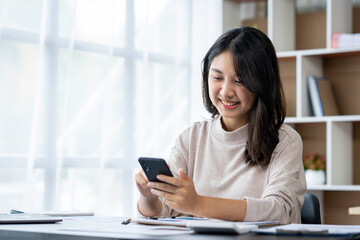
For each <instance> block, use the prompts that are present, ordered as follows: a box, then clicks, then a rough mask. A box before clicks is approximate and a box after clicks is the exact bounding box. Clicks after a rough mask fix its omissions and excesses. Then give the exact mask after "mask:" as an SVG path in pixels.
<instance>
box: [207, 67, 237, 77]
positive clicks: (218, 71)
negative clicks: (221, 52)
mask: <svg viewBox="0 0 360 240" xmlns="http://www.w3.org/2000/svg"><path fill="white" fill-rule="evenodd" d="M210 71H214V72H217V73H220V74H224V73H223V72H222V71H220V70H219V69H217V68H211V69H210ZM234 77H237V75H236V74H234Z"/></svg>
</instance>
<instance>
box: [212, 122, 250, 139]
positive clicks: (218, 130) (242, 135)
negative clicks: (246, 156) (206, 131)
mask: <svg viewBox="0 0 360 240" xmlns="http://www.w3.org/2000/svg"><path fill="white" fill-rule="evenodd" d="M248 125H249V124H248V123H247V124H245V125H244V126H242V127H240V128H238V129H236V130H234V131H232V132H227V131H225V130H224V128H223V127H222V123H221V116H217V117H216V118H214V120H213V122H212V126H211V133H212V134H213V136H214V137H215V138H216V139H217V140H219V141H220V142H223V143H226V144H230V145H239V144H246V142H247V139H248Z"/></svg>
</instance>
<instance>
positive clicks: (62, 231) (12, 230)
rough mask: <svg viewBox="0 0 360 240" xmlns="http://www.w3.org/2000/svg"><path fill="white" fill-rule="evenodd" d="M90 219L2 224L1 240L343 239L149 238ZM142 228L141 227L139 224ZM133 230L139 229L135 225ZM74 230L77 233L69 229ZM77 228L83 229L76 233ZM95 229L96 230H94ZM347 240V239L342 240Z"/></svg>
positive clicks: (265, 238)
mask: <svg viewBox="0 0 360 240" xmlns="http://www.w3.org/2000/svg"><path fill="white" fill-rule="evenodd" d="M87 218H88V219H87V220H86V221H84V220H79V219H73V220H71V219H64V221H63V222H62V223H55V224H2V225H0V240H2V239H6V240H20V239H26V240H35V239H36V240H38V239H41V240H45V239H51V240H60V239H61V240H63V239H69V240H85V239H86V240H114V239H164V240H165V239H166V240H184V239H185V240H207V239H210V240H215V239H225V240H253V239H256V240H284V239H286V240H288V239H294V240H295V239H299V238H300V239H304V240H319V239H321V240H324V239H334V240H339V238H336V237H335V238H324V237H321V238H319V237H299V236H293V237H290V236H271V235H255V234H252V233H250V234H243V235H201V234H184V235H176V236H149V235H147V234H146V231H147V230H146V229H147V228H148V229H150V228H151V227H149V226H143V225H142V226H141V228H142V230H141V231H138V232H132V233H129V232H126V231H125V232H121V230H119V229H120V226H121V225H119V224H121V221H120V220H119V221H118V222H114V221H113V220H112V221H109V222H106V221H103V222H101V221H98V220H96V218H94V219H89V217H87ZM131 225H132V224H129V225H122V226H123V227H127V226H128V227H130V226H131ZM101 226H109V227H110V229H111V227H115V229H117V232H115V231H113V232H105V231H103V232H101V231H97V230H96V229H99V227H100V228H101ZM137 226H138V225H137ZM133 227H134V228H136V225H135V223H133ZM69 228H73V230H71V231H70V230H69ZM76 228H78V229H80V228H83V229H82V230H81V231H80V230H75V229H76ZM93 229H95V230H93ZM341 239H344V238H341Z"/></svg>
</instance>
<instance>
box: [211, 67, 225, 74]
mask: <svg viewBox="0 0 360 240" xmlns="http://www.w3.org/2000/svg"><path fill="white" fill-rule="evenodd" d="M210 71H214V72H217V73H221V74H223V72H222V71H220V70H219V69H217V68H211V69H210Z"/></svg>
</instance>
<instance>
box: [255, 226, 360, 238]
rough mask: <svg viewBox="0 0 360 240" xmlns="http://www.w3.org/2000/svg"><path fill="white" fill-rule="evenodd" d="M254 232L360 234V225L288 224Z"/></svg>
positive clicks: (322, 234) (329, 234)
mask: <svg viewBox="0 0 360 240" xmlns="http://www.w3.org/2000/svg"><path fill="white" fill-rule="evenodd" d="M253 232H256V233H260V234H276V235H320V236H356V235H360V225H329V224H288V225H281V226H277V227H271V228H264V229H256V230H253Z"/></svg>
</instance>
